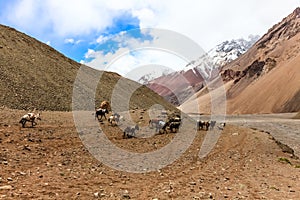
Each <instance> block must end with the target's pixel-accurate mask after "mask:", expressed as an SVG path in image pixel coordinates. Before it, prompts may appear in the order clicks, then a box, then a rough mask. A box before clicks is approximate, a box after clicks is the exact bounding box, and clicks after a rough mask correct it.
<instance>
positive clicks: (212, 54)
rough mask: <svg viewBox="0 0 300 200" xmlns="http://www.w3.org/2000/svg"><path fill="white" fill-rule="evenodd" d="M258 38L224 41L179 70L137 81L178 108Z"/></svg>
mask: <svg viewBox="0 0 300 200" xmlns="http://www.w3.org/2000/svg"><path fill="white" fill-rule="evenodd" d="M258 39H259V36H253V35H251V36H249V38H248V40H245V39H237V40H231V41H225V42H223V43H221V44H219V45H217V46H216V47H215V48H213V49H211V50H210V51H209V52H208V53H207V54H205V55H204V56H201V57H199V58H198V59H197V60H194V61H192V62H190V63H189V64H187V65H186V66H185V67H184V68H183V69H182V70H181V71H176V72H171V73H168V72H164V73H163V74H161V75H160V76H159V77H157V74H151V73H150V74H147V75H145V76H143V77H141V79H139V82H140V83H142V84H146V85H147V86H148V87H149V88H151V89H152V90H154V91H155V92H157V93H158V94H160V95H161V96H163V97H164V98H166V99H167V100H168V101H170V102H171V103H173V104H175V105H180V104H181V103H182V102H184V101H185V100H186V99H187V98H189V97H190V95H192V94H193V93H195V91H198V90H200V89H201V88H202V87H203V86H204V80H209V79H211V78H213V77H214V76H215V75H216V74H217V73H218V71H219V69H220V68H221V67H223V66H224V65H226V64H228V63H230V62H231V61H233V60H235V59H236V58H238V57H239V56H241V55H242V54H243V53H245V52H246V51H247V50H248V49H249V48H250V47H251V46H252V45H253V44H254V43H255V42H256V41H257V40H258ZM154 77H156V78H154ZM182 79H184V80H182ZM183 91H184V92H183Z"/></svg>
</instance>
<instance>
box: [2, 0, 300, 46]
mask: <svg viewBox="0 0 300 200" xmlns="http://www.w3.org/2000/svg"><path fill="white" fill-rule="evenodd" d="M16 2H17V3H15V4H14V5H11V6H10V8H11V9H9V10H5V11H2V12H5V13H6V15H7V18H8V19H9V21H10V22H11V23H13V24H15V25H17V26H18V27H22V28H23V29H25V30H30V32H39V33H44V34H45V33H47V32H49V30H51V33H52V34H55V35H57V36H58V37H70V36H80V35H83V34H88V33H91V31H95V30H96V31H99V32H101V31H103V30H105V29H106V28H107V27H109V26H111V25H112V24H113V23H114V19H115V18H116V17H117V16H120V14H121V13H125V12H127V13H131V14H132V16H135V17H137V18H138V19H139V21H140V27H142V28H144V27H150V28H162V29H169V30H173V31H176V32H179V33H181V34H184V35H186V36H188V37H190V38H191V39H193V40H195V41H196V42H198V43H199V44H200V45H201V46H203V47H204V48H205V50H207V51H208V50H209V49H210V48H212V47H214V46H215V45H216V44H218V43H220V42H222V41H224V40H226V39H233V38H239V37H246V36H247V35H249V34H260V35H262V34H263V33H265V32H266V31H267V30H268V28H270V27H271V26H272V25H273V24H275V23H277V22H279V21H280V20H281V19H282V18H283V17H285V16H286V15H288V14H289V13H290V12H292V11H293V9H295V8H296V6H299V0H289V1H288V3H286V2H285V1H282V0H264V1H259V0H244V1H240V0H226V1H224V0H203V1H198V0H185V1H179V0H163V1H161V0H151V1H146V0H110V1H105V0H64V1H63V3H62V2H61V1H60V0H44V1H36V0H19V1H16ZM99 39H101V38H99Z"/></svg>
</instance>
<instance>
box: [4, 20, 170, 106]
mask: <svg viewBox="0 0 300 200" xmlns="http://www.w3.org/2000/svg"><path fill="white" fill-rule="evenodd" d="M0 58H1V59H0V71H1V73H2V74H1V76H0V93H1V95H0V105H1V106H4V107H8V108H13V109H24V110H33V109H39V110H57V111H70V110H71V109H72V94H73V86H74V81H75V79H76V76H77V72H78V70H79V69H80V68H81V67H83V68H85V69H86V70H85V71H86V73H87V75H90V76H91V77H94V76H96V75H97V74H98V75H99V73H102V74H101V78H100V80H97V81H99V83H98V85H97V89H96V92H95V94H96V96H95V99H93V100H92V101H95V107H97V105H100V102H101V101H103V100H108V101H110V99H111V96H112V93H113V90H114V87H115V85H116V84H117V83H118V81H119V80H120V79H121V78H122V81H123V83H124V84H125V85H127V86H128V88H126V87H124V91H126V89H128V90H129V89H130V88H137V90H136V91H135V92H134V93H133V94H132V98H131V99H130V106H129V107H130V108H134V107H140V108H149V107H151V106H152V105H154V104H157V103H158V104H160V105H162V106H164V107H165V108H166V109H171V110H173V109H175V108H174V107H173V106H172V105H171V104H169V103H167V102H165V101H164V99H163V98H162V97H160V96H159V95H157V94H156V93H154V92H153V91H151V90H150V89H148V88H147V87H146V86H142V85H140V84H138V83H135V82H134V81H131V80H128V79H126V78H123V77H121V76H120V75H118V74H116V73H113V72H104V71H97V70H95V69H92V68H90V67H87V66H84V65H81V64H79V63H77V62H75V61H73V60H71V59H70V58H68V57H66V56H64V55H63V54H61V53H59V52H58V51H56V50H55V49H54V48H52V47H50V46H48V45H46V44H44V43H42V42H40V41H38V40H36V39H35V38H32V37H30V36H28V35H26V34H24V33H21V32H19V31H17V30H16V29H14V28H11V27H8V26H4V25H0ZM99 77H100V76H99ZM83 83H84V82H83ZM84 87H85V88H84ZM84 87H83V90H86V91H83V93H82V94H84V93H85V92H91V90H92V88H89V87H88V86H87V85H85V86H84ZM122 98H123V97H119V100H120V101H122V100H124V99H122ZM140 99H143V101H140ZM124 101H125V100H124ZM80 103H82V104H86V103H87V102H80Z"/></svg>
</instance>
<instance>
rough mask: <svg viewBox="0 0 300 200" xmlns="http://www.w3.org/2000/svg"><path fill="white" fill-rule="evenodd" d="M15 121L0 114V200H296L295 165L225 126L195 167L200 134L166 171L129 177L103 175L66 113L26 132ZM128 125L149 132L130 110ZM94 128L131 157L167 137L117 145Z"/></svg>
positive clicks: (116, 137) (261, 140)
mask: <svg viewBox="0 0 300 200" xmlns="http://www.w3.org/2000/svg"><path fill="white" fill-rule="evenodd" d="M23 114H26V112H25V111H19V110H9V109H2V110H0V199H149V200H151V199H152V200H153V199H159V200H162V199H278V200H279V199H299V197H300V189H299V188H300V182H299V180H300V162H299V160H298V159H296V158H294V157H293V156H292V155H291V154H289V153H284V152H283V151H282V149H281V148H280V147H279V146H278V145H277V144H276V141H275V140H274V138H273V137H272V136H271V135H270V134H268V133H266V132H261V131H259V130H253V129H249V128H247V127H238V126H236V125H233V124H230V123H228V124H227V125H226V127H225V128H224V130H223V131H222V133H221V136H220V138H219V140H218V143H217V145H216V146H215V147H214V149H213V150H212V151H211V152H210V154H209V155H208V156H206V157H205V158H203V159H200V158H199V157H198V153H199V148H200V146H201V144H202V142H203V139H204V137H205V134H206V131H203V130H201V131H198V132H197V134H196V137H195V139H194V140H193V143H192V144H191V145H190V146H189V148H188V149H187V151H185V152H184V153H183V154H182V156H181V157H180V158H179V159H177V160H176V161H175V162H173V163H172V164H169V165H168V166H166V167H164V168H162V169H160V170H157V171H152V172H145V173H130V172H126V171H119V170H116V169H113V168H111V167H108V166H106V165H105V164H103V163H102V162H100V161H98V160H97V159H95V158H94V157H93V156H92V155H91V154H90V153H89V152H88V150H87V148H86V147H85V146H84V145H83V143H82V141H81V139H80V138H79V133H78V132H77V130H76V128H75V125H74V121H73V115H72V113H71V112H43V113H42V121H38V125H37V126H36V127H34V128H29V127H26V128H21V126H20V124H19V123H18V121H19V119H20V117H21V116H22V115H23ZM141 116H143V117H142V119H140V118H141ZM134 117H136V119H137V120H139V121H141V124H140V125H141V130H146V131H147V130H150V129H149V127H148V124H147V123H146V122H147V121H148V118H147V117H149V116H148V115H147V112H142V111H140V110H136V111H135V113H134ZM123 123H124V122H123ZM27 125H29V124H27ZM100 126H101V128H102V130H103V131H104V132H105V134H106V135H107V137H108V138H109V139H110V141H111V142H112V143H113V144H116V146H118V147H120V148H123V149H127V150H130V151H132V152H151V151H154V150H156V149H160V148H162V147H164V146H165V145H167V144H169V143H170V142H171V141H172V140H173V139H174V135H175V134H173V133H169V134H162V135H153V136H151V137H141V138H132V139H123V138H122V131H121V130H120V129H119V128H118V127H113V126H111V125H109V123H108V122H107V121H104V122H103V123H101V124H100ZM141 130H140V133H141V132H143V131H141ZM181 131H183V130H179V132H181ZM185 131H186V130H185ZM191 131H193V130H191ZM137 134H139V132H137Z"/></svg>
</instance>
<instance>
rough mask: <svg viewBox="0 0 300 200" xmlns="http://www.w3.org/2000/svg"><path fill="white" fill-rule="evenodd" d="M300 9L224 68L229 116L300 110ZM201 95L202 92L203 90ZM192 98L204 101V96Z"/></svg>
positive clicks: (204, 107) (206, 105) (185, 106)
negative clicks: (233, 114)
mask: <svg viewBox="0 0 300 200" xmlns="http://www.w3.org/2000/svg"><path fill="white" fill-rule="evenodd" d="M299 43H300V8H297V9H295V11H294V12H293V13H291V14H290V15H289V16H287V17H286V18H284V19H283V20H282V21H281V22H280V23H278V24H276V25H274V26H273V27H272V28H271V29H269V31H268V32H267V33H266V34H265V35H264V36H263V37H262V38H261V39H260V40H259V41H257V43H256V44H255V45H254V46H253V47H252V48H250V49H249V50H248V51H247V53H245V54H243V55H241V56H240V57H239V58H238V59H236V60H234V61H233V62H231V63H229V64H227V65H225V66H224V67H223V68H222V71H221V76H222V79H223V80H224V83H225V86H226V89H227V112H228V113H273V112H295V111H298V110H300V104H299V102H300V65H299V63H300V45H299ZM200 92H201V91H200ZM195 96H197V97H193V98H190V99H189V100H188V101H186V102H185V103H184V104H183V105H182V106H181V108H182V109H183V110H186V111H187V110H188V107H189V106H188V105H189V104H191V103H192V102H194V103H195V102H202V103H201V104H202V105H201V109H202V110H203V111H204V112H210V102H206V103H203V98H204V96H203V95H200V94H197V95H195Z"/></svg>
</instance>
